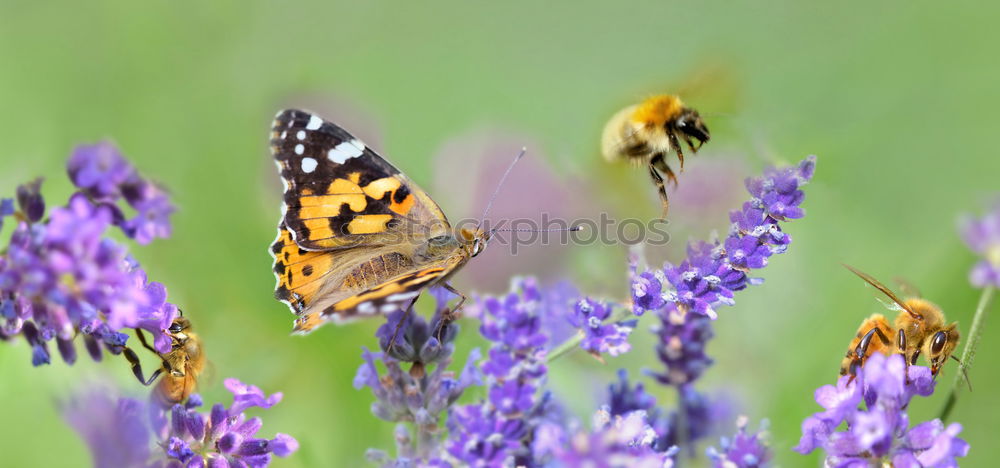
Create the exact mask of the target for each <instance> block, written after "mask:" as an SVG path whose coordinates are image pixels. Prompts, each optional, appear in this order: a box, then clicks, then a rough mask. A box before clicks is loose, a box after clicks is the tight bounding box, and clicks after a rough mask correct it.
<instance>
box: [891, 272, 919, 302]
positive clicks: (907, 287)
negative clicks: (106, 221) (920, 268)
mask: <svg viewBox="0 0 1000 468" xmlns="http://www.w3.org/2000/svg"><path fill="white" fill-rule="evenodd" d="M892 281H893V282H894V283H896V286H899V290H900V291H901V292H902V293H903V294H905V295H907V296H910V297H918V298H919V297H924V296H923V295H922V294H920V289H919V288H917V287H916V286H914V285H913V283H911V282H909V281H908V280H907V279H906V278H903V277H901V276H897V277H895V278H893V279H892Z"/></svg>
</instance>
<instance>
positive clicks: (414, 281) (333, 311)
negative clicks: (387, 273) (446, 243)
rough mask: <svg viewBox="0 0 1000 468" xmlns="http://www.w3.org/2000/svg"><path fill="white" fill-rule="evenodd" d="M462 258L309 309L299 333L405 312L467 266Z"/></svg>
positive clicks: (297, 325) (298, 323)
mask: <svg viewBox="0 0 1000 468" xmlns="http://www.w3.org/2000/svg"><path fill="white" fill-rule="evenodd" d="M465 260H466V259H464V258H462V257H453V258H450V259H448V260H446V261H444V262H441V263H438V264H433V265H426V266H424V267H422V268H420V269H417V270H413V271H410V272H407V273H404V274H402V275H399V276H397V277H394V278H387V279H386V281H385V282H383V283H381V284H378V285H376V286H374V287H372V288H371V289H368V290H366V291H362V292H360V293H357V294H354V295H351V296H350V297H347V298H344V299H341V300H339V301H337V302H336V303H334V304H333V305H330V306H328V307H325V308H323V309H322V310H310V311H309V312H306V313H304V314H301V315H299V317H298V318H297V319H296V320H295V332H296V333H309V332H311V331H313V330H314V329H315V328H316V327H318V326H320V325H322V324H323V323H325V322H328V321H332V322H335V323H345V322H349V321H351V320H354V319H357V318H360V317H370V316H374V315H380V314H388V313H391V312H394V311H397V310H400V309H405V308H406V307H408V306H409V305H410V303H411V302H412V301H414V300H416V298H417V296H419V295H420V292H421V291H422V290H423V289H424V288H426V287H428V286H431V285H433V284H434V283H436V282H437V281H439V280H441V279H443V278H445V277H447V276H448V275H449V274H451V273H452V272H453V271H455V269H457V268H459V267H461V266H462V265H463V264H464V263H465Z"/></svg>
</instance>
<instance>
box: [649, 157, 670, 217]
mask: <svg viewBox="0 0 1000 468" xmlns="http://www.w3.org/2000/svg"><path fill="white" fill-rule="evenodd" d="M659 157H661V156H659V155H657V156H654V157H653V160H652V161H650V162H649V176H650V177H652V178H653V184H654V185H656V190H657V193H659V194H660V203H661V204H662V205H663V218H664V219H665V218H666V217H667V212H669V211H670V200H669V199H667V188H666V186H664V185H663V176H661V175H660V173H659V172H657V171H656V167H655V165H654V162H653V161H655V160H656V158H659Z"/></svg>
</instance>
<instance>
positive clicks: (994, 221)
mask: <svg viewBox="0 0 1000 468" xmlns="http://www.w3.org/2000/svg"><path fill="white" fill-rule="evenodd" d="M961 233H962V238H963V239H964V240H965V243H966V244H968V246H969V248H970V249H972V251H973V252H975V253H977V254H979V255H980V256H981V257H982V258H983V259H982V260H980V261H979V262H978V263H976V266H974V267H973V268H972V271H971V272H969V281H970V282H971V283H972V285H973V286H975V287H977V288H985V287H987V286H992V287H994V288H1000V203H997V204H996V206H994V208H993V210H992V211H990V212H988V213H986V214H985V215H983V217H982V218H978V219H977V218H973V217H966V218H965V219H963V220H962V223H961Z"/></svg>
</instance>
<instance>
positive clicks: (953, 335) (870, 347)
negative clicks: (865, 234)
mask: <svg viewBox="0 0 1000 468" xmlns="http://www.w3.org/2000/svg"><path fill="white" fill-rule="evenodd" d="M844 266H845V267H847V269H848V270H851V272H853V273H854V274H856V275H858V276H859V277H861V279H863V280H865V282H867V283H868V284H870V285H872V286H874V287H875V289H878V290H879V291H880V292H881V293H882V294H885V295H886V297H888V298H889V299H890V300H891V301H892V302H894V303H895V304H896V306H898V308H899V315H897V316H896V320H895V322H894V323H893V324H891V325H890V324H889V321H888V320H887V319H886V318H885V316H884V315H882V314H872V315H871V317H868V318H867V319H865V320H864V321H863V322H861V326H860V327H859V328H858V333H857V334H856V335H855V337H854V339H852V340H851V344H850V346H848V348H847V354H846V355H845V356H844V360H843V361H842V362H841V364H840V375H848V374H850V375H851V378H852V379H853V378H854V376H855V375H857V371H858V369H859V368H860V367H861V366H863V365H864V363H865V361H866V360H867V359H868V358H869V357H870V356H872V355H873V354H874V353H876V352H880V353H882V354H885V355H886V356H890V355H892V354H893V353H898V354H902V355H903V358H904V359H905V361H906V364H907V365H916V363H917V358H919V357H920V355H921V354H923V355H924V358H925V359H926V360H927V361H928V362H929V363H930V365H931V373H932V374H933V375H935V376H936V375H937V373H938V372H939V371H940V370H941V366H942V365H944V362H945V361H947V360H948V358H949V357H950V358H952V359H954V360H955V361H958V362H959V364H960V365H961V361H959V359H958V358H957V357H955V356H953V355H952V353H953V352H954V351H955V347H956V346H958V339H959V333H958V323H957V322H952V323H950V324H947V325H946V324H945V318H944V313H943V312H942V311H941V308H940V307H938V306H937V305H935V304H934V303H932V302H930V301H928V300H926V299H922V298H920V297H917V296H919V294H917V296H914V297H908V298H906V299H900V298H899V297H898V296H896V294H895V293H893V292H892V290H890V289H889V288H887V287H886V286H885V285H883V284H882V283H880V282H879V281H878V280H876V279H875V278H873V277H871V276H870V275H868V274H867V273H864V272H862V271H860V270H857V269H856V268H854V267H851V266H849V265H844ZM893 340H895V341H893ZM962 369H963V372H964V366H963V368H962ZM966 381H967V382H968V376H966Z"/></svg>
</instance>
